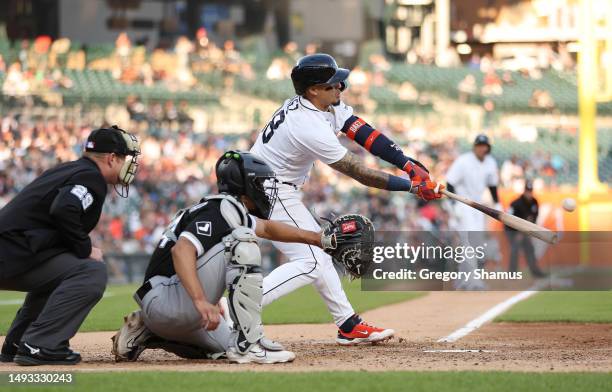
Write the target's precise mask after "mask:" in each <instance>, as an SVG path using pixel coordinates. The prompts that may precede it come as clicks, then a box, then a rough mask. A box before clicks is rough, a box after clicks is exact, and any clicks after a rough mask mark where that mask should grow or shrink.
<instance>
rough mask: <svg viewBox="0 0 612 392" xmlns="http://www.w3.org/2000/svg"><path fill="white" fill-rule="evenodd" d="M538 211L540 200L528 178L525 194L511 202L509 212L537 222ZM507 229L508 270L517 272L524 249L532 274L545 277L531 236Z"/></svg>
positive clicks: (506, 227) (536, 276)
mask: <svg viewBox="0 0 612 392" xmlns="http://www.w3.org/2000/svg"><path fill="white" fill-rule="evenodd" d="M538 212H539V207H538V201H537V200H536V198H535V197H534V195H533V182H532V181H531V180H527V181H525V190H524V192H523V194H522V195H520V196H519V197H518V198H517V199H516V200H514V201H513V202H512V203H511V204H510V209H509V210H508V213H510V214H512V215H515V216H518V217H519V218H522V219H525V220H528V221H529V222H533V223H535V222H536V220H537V219H538ZM505 230H506V234H507V236H508V240H509V241H510V263H509V264H508V271H510V272H516V271H517V270H518V258H519V255H520V253H521V251H522V252H523V255H524V256H525V259H526V260H527V266H528V267H529V270H530V271H531V274H532V275H533V276H534V277H535V278H543V277H545V276H546V274H545V273H544V272H542V270H541V269H540V267H538V264H537V260H536V256H535V250H534V247H533V242H532V240H531V237H529V236H528V235H526V234H524V233H520V232H518V231H516V230H514V229H513V228H511V227H508V226H505Z"/></svg>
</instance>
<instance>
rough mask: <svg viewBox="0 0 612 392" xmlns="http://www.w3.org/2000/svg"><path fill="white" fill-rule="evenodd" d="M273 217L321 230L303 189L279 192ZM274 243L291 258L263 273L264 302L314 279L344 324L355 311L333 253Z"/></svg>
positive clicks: (298, 245)
mask: <svg viewBox="0 0 612 392" xmlns="http://www.w3.org/2000/svg"><path fill="white" fill-rule="evenodd" d="M271 219H272V220H275V221H280V222H283V223H286V224H288V225H292V226H296V227H299V228H300V229H304V230H312V231H319V230H321V228H320V226H319V224H318V223H317V221H316V220H315V219H314V217H313V216H312V214H311V213H310V211H308V209H307V208H306V206H305V205H304V204H303V203H302V200H301V192H298V191H293V192H279V196H278V199H277V200H276V204H275V205H274V211H273V212H272V217H271ZM272 244H273V245H274V246H275V247H276V248H277V249H278V250H279V251H281V252H282V253H283V254H284V255H285V256H287V258H288V259H289V262H287V263H285V264H282V265H280V266H279V267H277V268H276V269H274V270H273V271H272V272H271V273H270V274H269V275H268V276H266V277H264V280H263V292H264V296H263V301H262V305H263V306H266V305H268V304H269V303H271V302H273V301H275V300H277V299H278V298H280V297H282V296H283V295H286V294H289V293H290V292H292V291H294V290H296V289H298V288H300V287H302V286H305V285H307V284H310V283H312V284H313V285H314V287H315V288H316V290H317V291H318V292H319V294H320V295H321V297H323V300H324V301H325V304H326V305H327V308H328V309H329V312H330V313H331V315H332V317H333V318H334V322H335V323H336V324H337V325H341V324H342V323H343V322H345V321H346V320H347V319H348V318H350V317H351V316H352V315H353V314H355V311H354V310H353V307H352V306H351V304H350V302H349V300H348V298H347V297H346V294H345V293H344V289H343V288H342V284H341V282H340V277H339V276H338V272H336V269H335V268H334V265H333V262H332V258H331V256H330V255H328V254H327V253H325V252H324V251H323V250H322V249H320V248H318V247H316V246H310V245H304V244H295V243H284V242H276V241H273V242H272Z"/></svg>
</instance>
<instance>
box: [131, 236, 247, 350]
mask: <svg viewBox="0 0 612 392" xmlns="http://www.w3.org/2000/svg"><path fill="white" fill-rule="evenodd" d="M197 273H198V278H199V279H200V282H201V284H202V287H203V288H204V293H205V294H206V300H207V301H208V302H210V303H212V304H216V303H218V302H219V300H220V299H221V296H222V295H223V292H224V291H225V288H226V286H227V284H229V283H231V282H232V281H233V279H234V278H235V277H236V276H238V275H239V273H240V270H239V269H237V268H235V267H233V266H232V265H229V266H228V263H226V262H225V259H224V247H223V244H221V243H219V244H217V245H215V246H214V247H212V248H211V249H210V250H209V251H208V252H206V253H205V254H204V255H202V256H201V257H200V258H199V259H198V261H197ZM149 282H150V283H151V286H152V288H151V290H150V291H149V292H148V293H147V294H146V295H145V296H144V298H142V300H141V299H140V298H139V297H138V295H134V299H135V300H136V302H137V303H138V305H140V307H141V309H142V311H143V312H142V313H143V316H144V322H145V325H146V326H147V328H149V329H150V330H151V331H152V332H153V333H154V334H156V335H157V336H159V337H161V338H163V339H167V340H170V341H173V342H180V343H187V344H189V345H193V346H197V347H199V348H201V349H203V351H204V352H207V353H210V354H214V353H220V352H225V351H226V350H227V348H228V347H229V346H230V345H231V341H232V331H231V330H230V327H229V325H228V324H227V322H226V321H225V320H224V319H223V317H222V318H221V322H220V323H219V326H218V327H217V329H215V330H214V331H207V330H205V329H204V328H202V324H201V315H200V313H199V312H198V311H197V310H196V308H195V306H194V305H193V301H192V300H191V297H189V294H188V293H187V291H186V290H185V288H184V287H183V285H182V284H181V281H180V280H179V278H178V276H177V275H173V276H171V277H165V276H154V277H153V278H151V279H149ZM177 354H179V355H180V353H177Z"/></svg>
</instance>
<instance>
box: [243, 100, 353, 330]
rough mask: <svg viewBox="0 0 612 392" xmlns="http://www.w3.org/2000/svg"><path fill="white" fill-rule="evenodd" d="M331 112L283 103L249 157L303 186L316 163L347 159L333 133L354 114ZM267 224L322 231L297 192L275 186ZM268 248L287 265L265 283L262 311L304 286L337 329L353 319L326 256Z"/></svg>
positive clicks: (293, 247) (304, 249)
mask: <svg viewBox="0 0 612 392" xmlns="http://www.w3.org/2000/svg"><path fill="white" fill-rule="evenodd" d="M332 110H333V112H331V111H330V112H323V111H320V110H318V109H317V108H316V107H315V106H314V105H313V104H312V103H311V102H310V101H308V100H307V99H305V98H302V97H299V96H296V97H293V98H291V99H288V100H287V101H285V103H284V104H283V106H282V107H281V108H280V109H279V110H278V111H277V112H276V113H275V114H274V116H273V117H272V119H271V120H270V122H269V123H268V125H267V126H266V127H265V128H264V130H263V131H262V132H261V134H260V135H259V136H258V137H257V142H256V143H255V145H254V146H253V147H252V148H251V152H252V153H254V154H257V155H258V156H259V157H260V158H262V159H263V160H264V161H266V163H268V165H270V167H271V168H272V169H274V171H275V172H276V175H277V177H278V179H279V180H281V181H284V182H289V183H292V184H294V185H297V186H301V185H303V184H304V182H305V181H306V179H307V178H308V174H309V172H310V169H311V168H312V165H313V164H314V162H315V161H316V160H320V161H322V162H324V163H327V164H330V163H334V162H337V161H339V160H340V159H341V158H342V157H344V155H345V154H346V148H344V147H343V146H342V145H341V144H340V141H339V140H338V137H337V136H336V133H337V132H338V131H339V130H340V129H341V128H342V126H343V125H344V123H345V122H346V120H347V119H348V118H349V117H350V116H351V115H352V114H353V109H352V108H351V107H350V106H347V105H345V104H344V103H340V104H338V105H336V106H334V107H333V108H332ZM271 219H272V220H275V221H279V222H283V223H286V224H288V225H292V226H295V227H299V228H301V229H305V230H312V231H319V230H321V228H320V227H319V224H318V223H317V221H316V219H315V218H314V217H313V216H312V214H311V213H310V211H309V210H308V208H307V207H306V206H305V205H304V203H303V202H302V192H301V191H300V189H299V187H293V186H288V185H280V186H279V193H278V198H277V201H276V203H275V205H274V210H273V211H272V216H271ZM272 244H273V245H274V246H275V247H276V248H277V249H278V250H280V251H281V252H282V253H283V254H284V255H285V256H286V257H287V258H288V259H289V262H288V263H284V264H282V265H280V266H279V267H277V268H276V269H274V270H273V271H272V272H270V274H268V275H267V276H266V277H265V278H264V280H263V292H264V296H263V300H262V305H263V306H266V305H268V304H269V303H271V302H273V301H275V300H276V299H278V298H280V297H282V296H284V295H286V294H289V293H290V292H292V291H294V290H296V289H298V288H300V287H302V286H304V285H307V284H312V285H313V286H314V287H315V289H316V290H317V291H318V292H319V294H320V295H321V297H322V298H323V300H324V301H325V303H326V305H327V309H328V310H329V312H330V313H331V315H332V316H333V318H334V321H335V323H336V324H337V325H342V323H343V322H344V321H346V320H347V319H349V318H350V317H351V316H352V315H353V314H355V311H354V310H353V307H352V306H351V304H350V302H349V300H348V298H347V297H346V294H345V293H344V290H343V289H342V283H341V282H340V277H339V276H338V273H337V272H336V270H335V268H334V265H333V262H332V259H331V256H330V255H328V254H327V253H325V252H323V250H322V249H320V248H318V247H316V246H311V245H305V244H295V243H283V242H272Z"/></svg>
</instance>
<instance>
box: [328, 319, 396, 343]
mask: <svg viewBox="0 0 612 392" xmlns="http://www.w3.org/2000/svg"><path fill="white" fill-rule="evenodd" d="M394 334H395V331H394V330H392V329H383V328H376V327H374V326H371V325H369V324H366V323H364V322H363V321H362V322H360V323H359V324H357V325H355V327H354V328H353V330H352V331H351V332H349V333H346V332H342V330H338V337H336V342H337V343H338V344H339V345H341V346H354V345H357V344H365V343H378V342H383V341H386V340H389V339H391V338H392V337H393V335H394Z"/></svg>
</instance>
